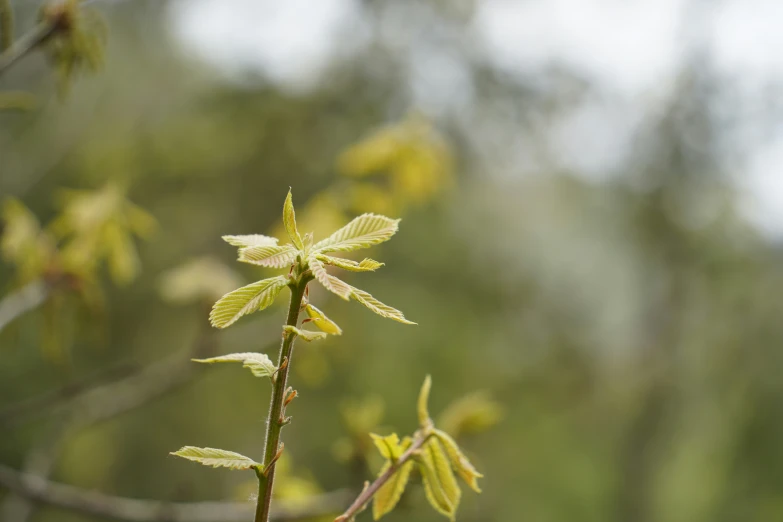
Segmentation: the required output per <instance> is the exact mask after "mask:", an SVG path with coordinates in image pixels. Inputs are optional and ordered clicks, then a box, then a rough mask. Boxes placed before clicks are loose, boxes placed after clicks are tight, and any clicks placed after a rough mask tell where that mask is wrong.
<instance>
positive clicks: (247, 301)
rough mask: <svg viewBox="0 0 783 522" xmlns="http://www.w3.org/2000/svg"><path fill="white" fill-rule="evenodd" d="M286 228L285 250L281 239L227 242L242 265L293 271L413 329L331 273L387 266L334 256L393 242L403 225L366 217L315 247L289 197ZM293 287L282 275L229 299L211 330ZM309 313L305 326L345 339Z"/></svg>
mask: <svg viewBox="0 0 783 522" xmlns="http://www.w3.org/2000/svg"><path fill="white" fill-rule="evenodd" d="M283 224H284V225H285V229H286V232H287V234H288V237H289V239H290V240H291V242H290V243H287V244H285V245H279V244H278V243H279V240H278V239H277V238H273V237H269V236H264V235H260V234H253V235H243V236H224V237H223V239H224V240H225V241H226V242H227V243H229V244H230V245H233V246H236V247H238V248H239V256H238V260H239V261H241V262H243V263H249V264H252V265H257V266H263V267H268V268H278V269H282V268H288V269H289V274H291V273H293V272H297V273H301V274H303V275H305V276H307V277H310V278H313V279H315V280H316V281H317V282H318V283H320V284H321V285H322V286H323V287H324V288H326V289H327V290H328V291H330V292H332V293H333V294H335V295H337V296H338V297H340V298H342V299H345V300H349V299H354V300H355V301H358V302H359V303H361V304H363V305H364V306H365V307H367V308H369V309H370V310H371V311H373V312H375V313H376V314H378V315H380V316H382V317H386V318H388V319H392V320H395V321H399V322H401V323H405V324H414V323H412V322H411V321H408V320H407V319H405V316H404V315H403V313H402V312H400V311H399V310H397V309H395V308H392V307H391V306H389V305H386V304H384V303H382V302H380V301H379V300H377V299H376V298H374V297H373V296H372V295H370V294H369V293H367V292H365V291H364V290H360V289H359V288H355V287H353V286H351V285H349V284H348V283H346V282H345V281H343V280H341V279H339V278H337V277H336V276H334V275H331V274H330V273H329V272H328V271H327V268H326V267H327V266H331V267H335V268H340V269H343V270H348V271H351V272H368V271H374V270H376V269H378V268H380V267H381V266H383V263H379V262H378V261H374V260H372V259H364V260H362V261H359V262H357V261H353V260H351V259H345V258H340V257H334V256H332V255H330V254H334V253H346V252H353V251H355V250H360V249H363V248H368V247H371V246H373V245H377V244H379V243H383V242H384V241H387V240H389V239H390V238H391V237H392V236H393V235H394V234H395V233H396V232H397V228H398V224H399V219H391V218H388V217H386V216H380V215H377V214H363V215H361V216H359V217H357V218H355V219H354V220H353V221H351V222H350V223H348V224H347V225H345V226H344V227H342V228H341V229H339V230H337V231H336V232H335V233H333V234H332V235H330V236H329V237H327V238H326V239H323V240H321V241H319V242H317V243H314V242H313V236H312V234H311V233H306V234H304V235H302V234H300V232H299V230H298V228H297V224H296V213H295V211H294V205H293V200H292V197H291V192H290V191H289V192H288V196H287V197H286V200H285V204H284V205H283ZM289 283H290V277H289V276H282V275H281V276H276V277H272V278H268V279H263V280H261V281H257V282H255V283H252V284H250V285H247V286H243V287H242V288H238V289H237V290H234V291H233V292H230V293H228V294H226V295H225V296H223V297H222V298H221V299H220V300H219V301H218V302H217V303H215V306H214V307H213V309H212V313H211V314H210V322H211V323H212V326H214V327H216V328H226V327H228V326H231V325H232V324H234V323H235V322H236V321H237V320H239V318H240V317H242V316H244V315H247V314H251V313H253V312H257V311H259V310H263V309H265V308H267V307H268V306H269V305H271V304H272V303H273V302H274V301H275V299H276V298H277V296H278V295H279V294H280V292H281V291H282V289H283V288H285V287H286V286H287V285H289ZM306 311H307V314H308V316H309V318H308V319H306V320H305V321H304V322H312V323H313V325H314V326H315V327H317V328H318V329H320V330H321V331H322V332H323V333H325V334H329V335H340V334H341V333H342V330H341V329H340V327H339V326H337V324H335V323H334V322H333V321H331V320H330V319H329V318H328V317H326V315H325V314H324V313H323V312H321V311H320V310H319V309H317V308H316V307H314V306H312V305H309V304H308V306H307V308H306ZM291 331H292V332H293V333H296V334H297V335H299V336H301V337H302V338H304V339H305V340H315V339H317V338H321V337H322V336H319V335H313V333H306V332H307V331H306V330H301V329H298V328H297V329H296V330H291Z"/></svg>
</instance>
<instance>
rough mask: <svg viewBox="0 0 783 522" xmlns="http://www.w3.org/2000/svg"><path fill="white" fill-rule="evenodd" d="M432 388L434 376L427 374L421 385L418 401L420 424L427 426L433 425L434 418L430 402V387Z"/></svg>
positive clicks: (423, 426)
mask: <svg viewBox="0 0 783 522" xmlns="http://www.w3.org/2000/svg"><path fill="white" fill-rule="evenodd" d="M431 388H432V377H430V376H429V375H427V377H425V378H424V383H423V384H422V385H421V391H419V402H418V409H417V411H418V414H419V426H421V427H422V428H427V427H429V426H432V419H430V412H429V407H428V405H427V404H428V402H429V400H430V389H431Z"/></svg>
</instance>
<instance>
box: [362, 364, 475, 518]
mask: <svg viewBox="0 0 783 522" xmlns="http://www.w3.org/2000/svg"><path fill="white" fill-rule="evenodd" d="M431 386H432V380H431V379H430V377H429V376H427V378H426V379H425V381H424V384H423V386H422V388H421V393H420V394H419V401H418V417H419V424H420V429H419V431H417V432H416V434H415V435H414V438H413V439H411V438H410V437H405V439H403V440H402V441H400V440H399V437H398V436H397V434H396V433H393V434H391V435H389V436H386V437H381V436H379V435H375V434H371V437H372V439H373V441H374V442H375V445H376V447H377V448H378V451H379V452H380V453H381V456H383V458H384V459H386V462H385V464H384V465H383V467H382V468H381V470H380V472H379V476H382V475H384V474H385V473H387V472H388V471H389V470H390V469H392V467H393V466H396V469H395V470H394V475H393V476H392V477H391V478H390V479H389V480H388V481H387V482H386V483H384V484H383V486H382V487H381V488H380V489H379V490H378V492H377V493H376V494H375V495H374V497H373V516H374V517H375V519H376V520H377V519H379V518H380V517H382V516H383V515H385V514H387V513H389V512H391V511H392V510H393V509H394V507H395V506H396V505H397V503H398V502H399V500H400V497H401V496H402V494H403V492H404V491H405V487H406V486H407V484H408V481H409V479H410V475H411V471H412V470H413V468H414V464H415V467H416V469H418V471H419V474H420V475H421V478H422V483H423V485H424V492H425V495H426V497H427V500H428V501H429V503H430V505H432V507H433V508H434V509H435V510H436V511H438V512H439V513H441V514H443V515H445V516H447V517H449V518H450V519H452V520H454V518H455V516H456V513H457V508H458V507H459V503H460V499H461V498H462V491H461V489H460V487H459V484H458V483H457V479H456V477H457V476H459V477H460V478H461V479H462V480H463V481H465V483H466V484H468V486H469V487H470V488H471V489H473V490H474V491H476V492H477V493H480V492H481V489H480V488H479V486H478V481H477V479H479V478H481V477H482V476H483V475H482V474H481V473H479V472H478V471H477V470H476V468H475V467H473V465H472V464H471V463H470V461H469V460H468V458H467V457H466V456H465V454H464V453H463V452H462V450H461V449H460V448H459V446H458V445H457V443H456V441H455V440H454V439H453V438H452V437H451V436H450V435H449V434H448V433H446V432H445V431H443V430H440V429H437V428H436V427H435V424H434V422H433V421H432V419H431V418H430V415H429V410H428V406H427V403H428V399H429V393H430V388H431ZM413 445H417V446H418V447H417V449H415V450H414V451H412V452H411V454H410V459H405V455H404V453H405V452H406V450H408V449H409V448H411V447H412V446H413ZM403 459H404V460H403Z"/></svg>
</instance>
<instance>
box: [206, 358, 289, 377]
mask: <svg viewBox="0 0 783 522" xmlns="http://www.w3.org/2000/svg"><path fill="white" fill-rule="evenodd" d="M192 361H194V362H198V363H206V364H213V363H222V362H241V363H242V366H243V367H245V368H247V369H249V370H250V371H251V372H252V373H253V375H255V376H256V377H272V376H273V375H274V374H275V372H276V371H277V366H275V365H274V364H273V363H272V361H271V360H270V359H269V356H267V355H266V354H264V353H256V352H246V353H231V354H228V355H221V356H219V357H211V358H209V359H192Z"/></svg>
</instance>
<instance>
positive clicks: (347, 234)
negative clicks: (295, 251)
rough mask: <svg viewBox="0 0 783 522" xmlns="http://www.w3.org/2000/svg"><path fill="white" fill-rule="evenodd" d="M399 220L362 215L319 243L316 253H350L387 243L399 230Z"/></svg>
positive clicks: (316, 246) (374, 215)
mask: <svg viewBox="0 0 783 522" xmlns="http://www.w3.org/2000/svg"><path fill="white" fill-rule="evenodd" d="M399 222H400V220H399V219H391V218H388V217H386V216H380V215H378V214H362V215H361V216H359V217H357V218H355V219H354V220H353V221H351V222H350V223H348V224H347V225H345V226H344V227H343V228H341V229H340V230H338V231H337V232H335V233H334V234H332V235H331V236H329V237H327V238H326V239H324V240H322V241H319V242H318V243H316V244H315V246H314V247H313V248H314V249H315V251H316V252H321V253H323V252H352V251H354V250H359V249H361V248H368V247H371V246H373V245H377V244H378V243H383V242H384V241H388V240H389V239H390V238H391V237H392V236H393V235H394V234H395V233H396V232H397V229H398V228H399Z"/></svg>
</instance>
